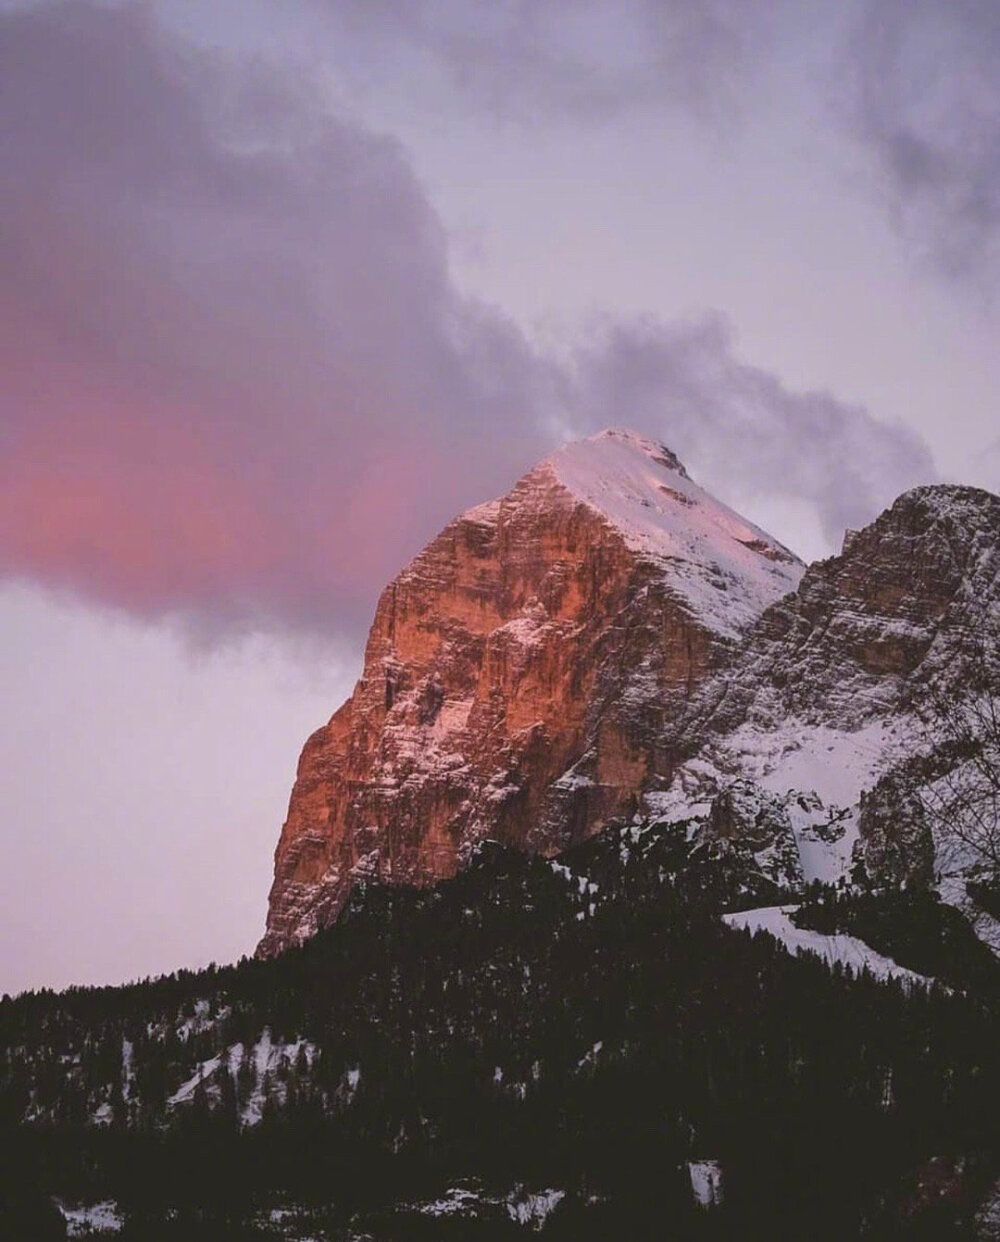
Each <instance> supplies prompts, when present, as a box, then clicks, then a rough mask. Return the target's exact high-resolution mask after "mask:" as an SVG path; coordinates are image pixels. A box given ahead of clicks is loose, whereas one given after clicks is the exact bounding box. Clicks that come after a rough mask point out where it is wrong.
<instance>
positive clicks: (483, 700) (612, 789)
mask: <svg viewBox="0 0 1000 1242" xmlns="http://www.w3.org/2000/svg"><path fill="white" fill-rule="evenodd" d="M803 572H804V566H802V565H801V564H800V563H799V562H798V560H797V559H796V558H795V557H794V556H792V554H791V553H789V552H788V551H787V550H786V549H785V548H783V547H781V545H780V544H778V543H777V542H776V541H775V540H773V539H772V538H771V537H770V536H769V535H767V534H766V533H765V532H764V531H761V530H759V529H758V528H757V527H755V526H753V525H752V524H751V523H749V522H747V521H746V520H745V519H743V518H741V517H740V516H739V515H738V514H736V513H734V512H733V511H732V510H731V509H728V508H727V507H726V506H725V505H723V504H720V503H719V502H718V501H717V500H715V499H714V498H713V497H712V496H710V495H709V494H708V493H707V492H705V491H704V489H702V488H700V487H699V486H698V485H697V484H696V483H694V482H693V481H692V480H691V478H690V477H689V476H688V474H687V471H686V470H685V469H684V467H683V465H682V464H681V463H680V461H679V460H678V459H677V457H676V456H675V455H674V454H673V453H672V452H671V451H670V450H669V449H667V448H665V447H664V446H663V445H661V444H657V443H655V442H654V441H652V440H649V439H647V438H646V437H644V436H641V435H638V434H636V433H635V432H631V431H623V430H618V429H615V430H610V431H605V432H602V433H601V434H600V435H597V436H594V437H591V438H590V439H588V440H583V441H580V442H578V443H574V444H568V445H566V446H564V447H563V448H561V449H559V450H558V451H557V452H555V453H553V454H552V455H551V456H550V457H548V458H546V459H545V460H544V461H543V462H541V463H540V464H539V465H538V466H536V467H535V468H534V469H533V470H531V471H529V473H528V474H526V475H525V476H524V477H523V478H522V479H520V480H519V481H518V483H517V484H515V486H514V487H513V488H512V489H511V491H510V492H509V493H507V495H505V496H503V497H501V498H500V499H499V500H495V501H491V502H488V503H486V504H481V505H478V506H476V507H475V508H473V509H470V510H469V511H468V512H467V513H465V514H463V515H462V516H461V517H459V518H457V519H456V520H455V521H454V522H452V523H450V524H449V525H448V526H447V527H446V528H445V529H444V530H443V531H442V532H441V534H440V535H438V536H437V538H436V539H434V540H432V541H431V543H430V544H428V546H427V547H426V548H425V549H424V550H423V552H421V553H420V554H419V556H417V557H416V558H415V559H414V560H413V561H412V562H411V563H410V564H409V565H408V566H407V567H406V568H405V569H404V570H403V571H402V573H400V574H399V575H398V577H397V578H396V579H395V581H394V582H392V583H391V584H390V585H389V587H387V588H386V590H385V592H383V595H382V598H381V600H380V602H379V605H378V610H377V612H376V616H375V620H374V624H373V626H372V630H371V634H370V636H369V640H368V645H367V650H366V653H365V665H364V671H363V673H362V676H361V680H360V681H359V682H358V685H357V687H356V689H355V691H354V694H353V695H352V697H351V698H350V700H349V701H348V702H347V703H346V704H345V705H344V706H343V707H342V708H341V709H340V711H338V712H337V713H336V715H335V716H334V717H333V719H332V720H331V721H330V723H329V724H328V725H327V726H326V727H325V728H323V729H320V730H319V732H317V733H316V734H315V735H314V736H313V737H312V738H311V739H310V740H309V742H308V743H307V745H306V748H305V751H304V752H303V756H302V760H301V763H300V767H299V779H298V781H297V783H296V786H295V790H294V791H293V794H292V800H291V805H290V808H289V815H288V820H287V822H286V824H285V827H284V830H283V832H282V837H281V841H280V843H279V846H278V851H277V856H276V866H275V882H274V887H273V889H272V893H271V904H270V912H269V917H268V933H267V936H266V937H265V940H264V942H263V946H262V948H263V951H265V952H270V951H274V950H276V949H279V948H281V947H282V946H284V945H285V944H287V943H289V942H291V941H295V940H300V939H302V938H303V937H304V936H307V935H309V934H310V933H311V932H312V931H314V930H315V929H316V928H317V927H318V926H320V925H322V924H324V923H327V922H329V921H330V920H332V919H333V918H335V917H336V915H337V913H338V912H339V910H340V908H341V906H342V905H343V902H344V900H345V899H346V896H347V893H348V892H349V891H350V888H351V886H352V885H353V884H354V883H355V882H356V881H357V880H358V879H360V878H363V877H377V878H379V879H382V880H385V881H397V882H401V883H428V882H431V881H433V880H436V879H439V878H442V877H444V876H448V875H451V874H453V873H454V872H455V871H456V870H457V869H458V868H459V867H461V866H462V865H463V864H464V862H465V860H466V859H467V857H468V855H469V853H470V851H471V850H472V849H473V848H474V846H475V843H476V842H477V841H479V840H481V839H482V838H483V837H486V836H489V837H492V838H495V839H498V840H501V841H504V842H506V843H508V844H514V845H519V846H524V847H527V848H531V849H535V850H539V851H542V852H546V853H551V852H553V851H555V850H557V849H559V848H561V847H563V846H564V845H566V844H568V843H569V842H571V841H573V840H579V839H581V838H583V837H586V836H588V835H590V834H591V833H593V832H595V831H597V829H599V828H600V826H601V825H602V824H603V823H604V822H605V820H606V819H607V817H608V816H610V815H615V814H620V813H622V812H623V811H625V810H627V809H628V808H629V807H630V806H631V805H632V804H633V803H634V800H635V797H636V793H637V790H638V789H639V788H640V786H641V785H642V784H643V782H644V780H645V779H646V776H647V775H648V773H649V769H650V764H651V757H652V754H653V750H654V745H653V742H654V738H655V737H656V736H657V735H658V734H659V733H660V732H661V731H662V730H663V728H664V727H665V726H666V724H667V723H668V722H669V720H670V719H672V718H673V717H674V716H675V715H676V714H677V713H678V712H679V711H680V709H681V707H682V706H683V705H684V704H685V703H687V702H688V700H689V698H690V696H691V694H692V693H693V691H694V688H695V687H696V686H697V685H698V684H699V683H700V682H701V681H702V680H703V679H704V678H705V676H706V675H707V674H708V673H709V672H711V671H712V670H714V669H715V668H717V667H719V666H720V665H721V664H722V663H723V661H724V659H725V658H726V655H727V653H728V652H729V651H730V650H731V649H732V647H733V646H734V644H735V643H736V642H738V640H739V639H740V638H741V636H742V634H743V633H744V632H745V631H746V630H747V628H748V627H749V626H750V625H751V623H752V622H753V621H754V620H755V619H756V618H757V617H758V616H759V615H760V613H761V612H762V611H763V610H764V609H765V608H766V607H767V606H768V605H769V604H772V603H773V602H774V601H775V600H777V599H779V598H780V597H781V596H783V595H785V594H786V593H787V592H788V591H790V590H792V589H793V588H794V586H795V585H796V583H797V582H798V580H799V578H800V577H801V575H802V573H803Z"/></svg>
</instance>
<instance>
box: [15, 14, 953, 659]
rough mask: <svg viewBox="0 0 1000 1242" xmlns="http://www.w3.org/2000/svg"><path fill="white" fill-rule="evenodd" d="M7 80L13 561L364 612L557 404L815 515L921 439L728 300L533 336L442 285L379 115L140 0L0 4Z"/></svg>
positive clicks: (81, 580) (225, 610)
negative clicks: (797, 355) (745, 351)
mask: <svg viewBox="0 0 1000 1242" xmlns="http://www.w3.org/2000/svg"><path fill="white" fill-rule="evenodd" d="M0 80H2V81H3V84H4V89H3V97H4V107H3V109H2V110H0V187H2V189H0V367H2V374H3V377H4V392H3V396H2V397H0V401H2V416H0V573H2V574H4V575H6V576H7V577H15V578H22V579H30V580H33V581H37V582H41V583H44V584H46V585H49V586H55V587H61V588H67V589H70V590H71V591H75V592H77V593H79V594H81V595H83V596H84V597H86V598H89V599H92V600H97V601H100V602H103V603H110V604H112V605H116V606H118V607H120V608H124V609H126V610H128V611H129V612H130V613H132V614H134V615H138V616H141V617H149V618H154V617H161V616H169V615H181V616H183V617H185V618H187V619H188V620H193V621H194V622H196V623H197V624H198V625H199V626H202V627H206V628H208V629H209V630H210V631H211V630H214V631H216V632H219V631H222V632H228V631H229V630H231V629H232V628H245V627H252V628H269V627H270V628H273V629H278V630H282V629H283V630H285V631H291V630H295V631H297V632H300V633H308V632H318V633H322V634H334V635H337V634H342V635H343V634H348V635H350V636H352V637H354V636H356V635H357V633H358V631H359V630H360V629H361V627H362V626H363V625H364V623H365V622H366V621H367V619H368V616H369V614H370V610H371V607H372V604H373V602H374V598H375V595H376V593H377V591H378V590H379V589H380V587H381V586H382V585H383V584H384V583H385V581H386V580H387V579H388V578H389V577H390V575H391V574H392V573H393V572H394V571H395V570H396V569H397V568H398V567H399V566H400V565H401V564H402V563H403V562H404V561H405V559H406V558H407V557H408V556H409V555H411V554H412V553H414V552H415V551H416V550H417V549H418V548H419V547H420V546H421V544H422V543H423V542H424V541H425V540H426V539H427V538H429V537H430V536H431V535H432V534H433V533H434V532H435V531H436V530H437V529H438V528H439V527H440V526H441V525H442V524H443V523H444V522H445V521H446V520H447V519H448V518H450V517H451V516H452V515H453V514H454V513H456V512H458V511H460V510H461V509H462V508H464V507H465V506H466V505H468V504H470V503H475V502H477V501H479V500H481V499H483V498H485V497H487V496H490V495H496V494H498V493H500V492H502V491H504V490H506V488H507V487H508V486H509V485H510V483H511V482H512V481H513V479H514V478H515V477H516V476H517V475H518V474H519V473H520V472H521V471H522V470H524V469H526V468H527V467H529V466H530V465H531V464H532V463H533V462H534V461H535V460H536V459H537V458H538V457H539V456H541V455H542V454H543V453H544V452H546V451H547V450H548V449H549V448H551V447H552V445H553V443H554V441H555V440H556V438H557V432H556V430H555V429H556V428H557V427H563V426H566V425H568V424H572V425H574V426H575V427H577V428H578V429H580V430H588V429H594V428H596V426H598V425H603V424H606V423H618V424H620V423H630V422H631V423H635V424H637V425H638V426H640V427H641V428H644V429H646V430H651V431H654V432H657V433H658V434H662V435H664V436H665V437H666V438H668V439H669V440H670V441H671V442H673V443H674V444H675V447H677V448H678V450H679V451H681V452H682V453H685V452H686V453H688V454H694V455H695V456H696V457H697V458H698V459H699V460H704V461H707V462H712V463H714V464H713V466H712V474H711V479H710V480H706V481H712V482H715V483H716V485H717V487H718V490H720V492H722V493H723V494H731V491H729V490H727V487H726V483H727V471H728V472H731V476H732V480H736V481H739V483H740V489H741V491H742V492H743V493H745V494H749V493H750V492H752V491H753V490H754V489H755V488H756V489H757V490H758V491H759V492H764V493H768V494H771V493H777V494H781V495H792V496H796V497H802V498H805V499H807V500H808V501H810V502H811V501H812V500H813V498H814V497H816V498H818V503H819V505H820V508H821V510H822V513H823V516H824V521H825V522H826V523H827V526H828V528H829V529H830V530H831V531H833V530H834V529H835V528H837V527H838V525H839V524H841V523H843V522H848V523H851V522H855V521H857V520H859V519H861V518H866V517H870V516H872V515H873V513H874V511H875V509H876V508H877V506H878V505H879V504H880V503H882V501H883V500H885V499H889V498H891V491H892V489H893V488H895V487H897V486H903V485H905V484H907V483H910V482H914V481H917V480H918V479H920V478H922V477H924V476H925V475H926V473H927V471H928V469H929V466H928V463H927V458H926V451H925V450H923V448H922V447H921V446H920V444H919V442H917V441H916V440H915V439H914V438H913V437H912V436H911V435H909V433H906V432H904V431H902V430H899V429H895V428H888V427H886V426H884V425H882V424H880V423H878V422H876V421H875V420H874V419H873V418H871V417H870V416H869V415H867V414H866V413H865V412H864V411H862V410H859V409H856V408H854V407H849V406H844V405H843V404H842V403H840V402H838V401H837V400H835V399H834V398H833V397H831V396H828V395H810V394H805V395H800V394H794V393H791V392H789V391H788V390H787V389H786V388H784V387H783V386H782V385H781V383H780V382H779V380H778V379H776V378H775V377H773V376H769V375H767V374H766V373H765V372H762V371H758V370H756V369H754V368H752V367H749V366H747V365H745V364H743V363H741V362H740V361H738V360H737V359H736V358H735V356H734V353H733V348H732V341H731V339H730V334H729V332H728V330H727V329H726V328H725V327H724V326H723V324H722V322H721V321H720V320H708V321H706V322H704V323H702V324H700V325H695V326H693V327H692V326H680V327H673V328H671V327H663V326H660V325H655V324H640V325H635V324H632V325H621V324H618V325H614V324H612V325H609V327H608V328H607V330H606V332H605V333H604V335H603V337H602V339H601V340H600V342H597V343H592V345H591V347H590V348H589V349H582V350H581V352H580V355H579V359H578V365H577V366H576V367H575V368H573V367H566V366H565V365H563V364H560V363H557V362H556V361H555V360H554V359H552V358H549V357H546V356H543V355H541V354H540V353H538V352H537V351H536V350H535V349H534V348H533V347H531V346H530V345H529V343H528V342H527V341H526V339H525V337H524V336H523V334H522V333H521V332H520V331H519V330H518V329H517V328H516V327H515V326H513V325H512V324H511V323H509V322H508V321H506V320H505V319H504V318H502V317H501V316H500V315H499V314H498V313H496V312H495V311H493V310H491V309H490V308H488V307H484V306H482V305H479V304H477V303H475V302H473V301H470V300H469V299H468V298H464V297H462V296H460V295H459V293H458V292H457V291H456V289H455V287H454V286H453V284H452V283H451V281H450V279H449V274H448V252H447V239H446V237H445V236H444V233H443V230H442V227H441V225H440V222H439V220H438V218H437V216H436V215H435V213H434V211H433V209H432V207H431V206H430V205H429V203H428V201H427V199H426V197H425V195H424V193H423V191H422V189H421V187H420V185H419V184H418V182H417V181H416V179H415V177H414V175H413V173H412V171H411V169H410V167H409V164H408V162H407V160H406V157H405V153H404V152H403V151H402V150H401V149H400V147H399V146H398V144H397V143H395V142H394V141H393V140H391V139H389V138H385V137H381V136H378V135H375V134H372V133H371V132H369V131H367V130H366V129H364V128H362V127H361V126H360V125H358V124H356V123H354V122H352V121H349V120H345V119H344V118H342V117H336V116H332V115H330V113H329V111H328V109H327V107H326V105H325V103H324V102H323V100H322V99H321V97H320V96H319V94H318V93H316V91H314V89H313V87H312V86H311V85H310V83H309V81H308V79H306V78H304V77H303V76H302V75H301V74H297V73H295V72H291V71H283V70H280V69H278V68H274V67H268V66H265V65H262V64H260V63H257V62H250V63H246V62H237V61H235V60H230V59H227V58H226V57H225V56H223V55H222V54H221V53H218V52H213V53H207V52H204V51H200V50H195V49H194V48H193V47H191V46H190V45H188V44H186V43H184V42H182V41H180V40H178V39H176V38H172V37H169V36H168V35H166V34H165V33H164V30H163V29H162V27H160V26H159V25H158V24H157V22H156V21H155V19H154V17H153V16H152V15H151V11H150V9H149V8H148V7H146V6H126V7H108V6H102V5H97V4H90V3H87V2H86V0H72V2H71V3H65V4H48V5H44V6H41V7H35V8H32V9H29V10H14V11H10V10H8V11H7V12H6V13H3V14H0ZM737 437H738V438H737ZM751 480H752V482H751Z"/></svg>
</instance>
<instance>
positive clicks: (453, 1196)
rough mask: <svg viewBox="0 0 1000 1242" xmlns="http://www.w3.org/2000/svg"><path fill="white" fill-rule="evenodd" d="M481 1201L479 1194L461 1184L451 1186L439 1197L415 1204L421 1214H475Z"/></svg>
mask: <svg viewBox="0 0 1000 1242" xmlns="http://www.w3.org/2000/svg"><path fill="white" fill-rule="evenodd" d="M480 1203H482V1199H481V1197H480V1195H478V1194H477V1193H476V1192H475V1191H474V1190H466V1189H465V1188H464V1187H462V1186H452V1187H450V1188H449V1189H448V1190H446V1191H445V1193H444V1195H443V1196H442V1197H441V1198H440V1199H432V1200H431V1201H430V1202H428V1203H419V1204H417V1205H416V1211H418V1212H419V1213H420V1214H421V1216H475V1215H476V1209H477V1208H478V1207H479V1205H480Z"/></svg>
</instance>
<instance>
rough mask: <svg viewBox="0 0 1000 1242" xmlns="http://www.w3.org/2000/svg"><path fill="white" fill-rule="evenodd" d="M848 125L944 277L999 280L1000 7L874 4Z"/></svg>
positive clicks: (857, 41)
mask: <svg viewBox="0 0 1000 1242" xmlns="http://www.w3.org/2000/svg"><path fill="white" fill-rule="evenodd" d="M844 63H845V69H846V79H847V82H848V83H849V86H850V92H851V95H850V100H849V106H850V109H851V114H850V115H851V120H852V123H853V126H854V128H855V132H856V133H857V135H858V136H859V137H860V138H861V139H862V140H863V141H864V142H865V143H866V144H867V145H868V147H869V148H870V150H871V151H872V152H873V153H874V155H875V157H876V160H877V165H878V169H879V172H880V176H881V184H882V189H883V192H884V194H885V196H886V199H887V201H888V204H889V206H890V208H891V209H892V211H893V213H894V218H895V220H896V222H897V223H898V225H899V227H900V228H901V230H902V232H903V233H904V235H905V236H906V237H907V239H908V240H909V241H910V243H911V244H912V245H913V246H915V247H916V248H917V250H918V252H919V253H920V254H921V255H922V256H923V257H925V258H927V259H929V260H930V261H932V262H933V263H934V264H935V265H936V266H937V267H938V268H940V269H941V270H942V271H944V272H945V273H946V274H948V275H951V276H955V277H959V278H963V279H970V280H975V281H979V282H981V283H983V284H984V285H986V286H987V287H989V286H992V287H994V288H995V282H996V278H997V276H998V275H1000V4H997V3H996V0H869V3H867V4H866V5H865V7H864V12H863V19H862V21H861V22H860V24H859V26H858V28H857V30H856V32H855V35H854V37H853V39H852V40H851V42H850V46H849V51H848V55H847V57H846V59H845V62H844Z"/></svg>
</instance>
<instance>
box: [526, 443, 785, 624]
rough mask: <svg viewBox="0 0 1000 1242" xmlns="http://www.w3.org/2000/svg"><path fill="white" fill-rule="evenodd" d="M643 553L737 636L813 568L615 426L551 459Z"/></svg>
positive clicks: (671, 460) (706, 617)
mask: <svg viewBox="0 0 1000 1242" xmlns="http://www.w3.org/2000/svg"><path fill="white" fill-rule="evenodd" d="M542 468H543V469H545V470H547V471H548V472H550V473H551V474H552V475H554V476H555V478H556V479H557V480H558V482H559V483H560V484H561V485H562V486H563V487H564V488H565V489H566V490H567V491H568V492H570V493H571V494H572V495H573V496H574V497H575V498H576V499H577V500H580V501H582V502H583V503H584V504H586V505H588V506H590V507H591V508H592V509H595V510H596V511H597V512H598V513H600V514H601V515H602V516H603V517H604V519H605V520H606V521H607V522H608V523H609V524H611V525H612V526H614V527H615V529H616V530H618V531H619V532H620V533H621V535H622V536H623V538H624V539H625V542H626V543H627V544H628V546H629V547H630V548H632V549H633V551H636V552H640V553H642V554H643V555H644V556H646V557H648V558H649V559H651V560H654V561H656V562H657V563H659V564H660V565H662V567H663V571H664V577H665V578H668V579H669V582H670V585H671V587H672V588H673V589H674V590H675V591H676V592H677V594H678V595H679V596H680V597H681V598H682V599H684V600H685V602H686V603H688V604H689V605H690V607H691V608H692V611H693V612H694V613H695V615H696V616H697V617H698V619H699V620H700V621H701V622H702V623H703V624H706V625H708V626H709V627H710V628H712V629H714V630H715V631H716V632H717V633H719V634H723V635H725V636H727V637H732V638H735V637H737V636H738V635H739V633H740V632H741V631H742V630H743V629H744V628H745V627H746V626H747V625H749V624H750V623H751V622H752V621H755V620H756V619H757V617H759V616H760V614H761V612H763V610H764V609H765V608H766V607H768V605H770V604H772V603H774V602H775V601H776V600H778V599H780V598H781V596H782V595H786V594H787V593H788V592H789V591H793V590H794V589H795V587H796V586H797V585H798V583H799V579H800V578H801V577H802V574H803V572H804V570H805V566H804V565H803V564H802V562H801V561H799V559H798V558H797V557H796V556H794V555H793V554H792V553H791V552H789V551H788V549H787V548H785V547H783V546H782V545H781V544H780V543H778V542H777V540H775V539H773V538H772V537H771V536H770V535H769V534H767V532H766V531H763V530H761V529H760V528H759V527H757V526H754V525H753V524H752V523H751V522H748V521H747V520H746V519H745V518H742V517H740V515H739V514H738V513H735V512H734V511H733V510H732V509H729V508H727V506H726V505H724V504H721V503H720V502H719V501H717V500H715V499H714V497H712V496H710V495H709V493H708V492H706V491H705V490H704V489H703V488H701V487H699V486H698V484H697V483H695V482H693V481H692V479H691V478H690V477H689V476H688V473H687V471H686V470H685V469H684V466H683V465H682V464H681V462H680V460H679V459H678V458H677V456H676V455H675V454H674V453H672V452H671V451H670V449H668V448H667V447H666V446H665V445H663V444H658V443H657V442H656V441H654V440H650V439H647V438H646V437H645V436H642V435H639V434H638V433H637V432H634V431H627V430H624V429H619V428H611V429H609V430H607V431H602V432H601V433H600V434H599V435H596V436H591V437H590V438H589V439H587V440H578V441H576V442H575V443H572V444H567V445H565V446H564V447H563V448H561V449H559V450H558V452H556V453H554V454H553V455H552V456H551V457H549V458H547V459H546V461H545V462H543V463H542Z"/></svg>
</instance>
